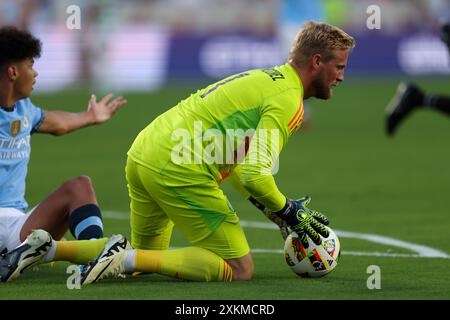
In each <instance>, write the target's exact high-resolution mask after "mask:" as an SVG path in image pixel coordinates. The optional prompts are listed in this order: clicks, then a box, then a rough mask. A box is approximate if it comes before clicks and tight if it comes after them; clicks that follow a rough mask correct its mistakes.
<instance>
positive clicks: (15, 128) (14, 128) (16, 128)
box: [9, 120, 20, 137]
mask: <svg viewBox="0 0 450 320" xmlns="http://www.w3.org/2000/svg"><path fill="white" fill-rule="evenodd" d="M19 132H20V120H14V121H13V122H11V128H10V129H9V133H10V134H11V136H12V137H15V136H17V134H18V133H19Z"/></svg>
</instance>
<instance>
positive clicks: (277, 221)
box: [248, 196, 289, 240]
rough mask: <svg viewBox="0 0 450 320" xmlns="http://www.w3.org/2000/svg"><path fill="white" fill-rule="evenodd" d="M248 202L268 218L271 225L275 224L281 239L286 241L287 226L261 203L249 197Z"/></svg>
mask: <svg viewBox="0 0 450 320" xmlns="http://www.w3.org/2000/svg"><path fill="white" fill-rule="evenodd" d="M248 200H249V201H250V202H251V203H252V204H253V205H254V206H255V207H257V208H258V209H259V210H260V211H261V212H262V213H264V215H265V216H266V217H267V218H269V220H271V221H272V222H273V223H275V224H276V225H277V226H278V227H279V228H280V232H281V236H282V237H283V240H286V238H287V236H288V235H289V229H288V226H287V223H286V221H284V220H283V219H281V218H280V217H278V216H277V215H276V214H275V213H273V212H272V211H270V210H269V209H267V208H266V207H265V206H264V205H263V204H262V203H260V202H258V200H256V199H255V198H253V197H252V196H250V198H248Z"/></svg>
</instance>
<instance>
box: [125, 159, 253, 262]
mask: <svg viewBox="0 0 450 320" xmlns="http://www.w3.org/2000/svg"><path fill="white" fill-rule="evenodd" d="M125 171H126V179H127V184H128V193H129V196H130V200H131V203H130V210H131V217H130V223H131V244H132V246H133V247H135V248H138V249H151V250H166V249H168V248H169V243H170V238H171V234H172V229H173V226H174V225H175V227H176V228H177V229H178V230H179V231H180V232H181V233H182V234H183V235H184V237H185V238H186V239H187V240H188V241H189V242H190V243H192V244H193V245H194V246H198V247H201V248H204V249H207V250H210V251H212V252H214V253H215V254H217V255H218V256H220V257H222V258H223V259H234V258H240V257H243V256H245V255H246V254H248V253H249V252H250V248H249V245H248V243H247V239H246V237H245V234H244V231H243V230H242V227H241V225H240V223H239V218H238V217H237V215H236V212H235V211H234V209H233V208H232V207H231V205H230V204H229V202H228V200H227V198H226V196H225V195H224V193H223V191H222V190H221V189H220V188H219V185H218V184H217V182H216V181H214V180H212V179H210V178H208V176H207V175H205V178H204V179H196V180H195V179H191V180H189V178H190V176H189V174H187V175H186V176H174V175H173V176H167V175H164V174H162V173H159V172H156V171H154V170H152V169H150V168H147V167H145V166H143V165H141V164H139V163H137V162H136V161H135V160H133V159H132V158H131V157H128V160H127V165H126V169H125Z"/></svg>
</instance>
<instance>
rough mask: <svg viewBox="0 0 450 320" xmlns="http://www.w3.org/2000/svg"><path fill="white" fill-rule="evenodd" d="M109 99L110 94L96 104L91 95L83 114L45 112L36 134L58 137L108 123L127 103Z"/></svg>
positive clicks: (122, 99) (120, 98) (120, 99)
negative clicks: (90, 126) (48, 134)
mask: <svg viewBox="0 0 450 320" xmlns="http://www.w3.org/2000/svg"><path fill="white" fill-rule="evenodd" d="M111 99H112V94H108V95H107V96H105V97H104V98H103V99H101V100H100V101H99V102H97V99H96V97H95V95H92V96H91V99H90V100H89V104H88V108H87V111H84V112H78V113H72V112H65V111H45V117H44V120H43V121H42V124H41V125H40V126H39V128H38V130H37V132H40V133H50V134H53V135H57V136H59V135H63V134H65V133H68V132H71V131H74V130H77V129H80V128H83V127H86V126H89V125H94V124H100V123H103V122H105V121H108V120H109V119H111V117H112V116H113V115H114V113H115V112H117V110H118V109H119V108H121V107H122V106H123V105H125V104H126V103H127V101H126V100H125V99H124V98H123V97H117V98H115V99H114V100H112V101H111Z"/></svg>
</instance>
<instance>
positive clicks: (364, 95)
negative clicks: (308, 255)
mask: <svg viewBox="0 0 450 320" xmlns="http://www.w3.org/2000/svg"><path fill="white" fill-rule="evenodd" d="M70 5H77V6H79V8H80V9H81V29H80V30H76V29H75V30H70V29H68V28H67V25H66V22H67V19H68V17H70V16H71V13H68V12H67V8H68V7H69V6H70ZM370 5H378V6H379V8H380V9H381V29H379V30H377V29H375V30H370V29H368V28H367V26H366V22H367V19H368V17H369V16H370V14H369V13H367V8H368V7H369V6H370ZM306 20H316V21H325V22H329V23H332V24H335V25H337V26H340V27H341V28H343V29H344V30H345V31H347V32H348V33H350V34H351V35H353V36H354V37H355V38H356V41H357V47H356V48H355V50H354V51H353V52H352V54H351V56H350V60H349V65H348V67H347V69H346V81H345V82H344V83H343V85H342V86H340V87H339V88H337V89H335V92H334V97H333V99H331V100H330V101H327V102H323V101H317V100H311V101H309V104H310V105H311V106H312V108H311V113H312V122H311V125H310V126H309V127H308V130H304V131H301V132H299V136H297V137H295V138H294V139H292V142H290V143H289V145H288V146H287V148H286V150H285V151H283V154H282V156H281V162H280V163H281V168H280V171H279V173H278V174H277V177H276V179H277V182H278V184H279V186H280V188H281V190H283V191H284V192H285V193H286V194H287V195H288V196H291V197H296V196H300V195H304V194H309V195H311V196H312V197H313V201H312V203H311V207H312V208H315V209H320V210H323V211H324V213H326V214H327V215H328V216H329V217H330V219H331V221H332V223H333V226H334V227H335V228H336V229H339V230H347V231H351V232H358V233H361V234H366V235H367V234H376V235H382V236H388V237H391V239H397V240H398V241H405V242H401V244H403V247H402V246H399V243H396V242H395V241H394V242H392V241H390V242H389V241H388V242H385V243H380V242H378V243H376V242H367V241H365V240H362V239H355V237H351V236H349V235H348V233H347V236H345V237H344V235H345V233H341V234H342V239H341V240H342V241H343V250H344V252H343V257H342V263H341V265H340V266H338V268H337V270H336V271H335V272H333V273H332V274H331V275H330V276H329V277H326V278H324V279H322V280H319V281H313V282H311V281H305V280H301V279H296V278H295V275H294V274H293V273H291V272H290V271H289V270H288V268H287V266H286V265H285V262H284V258H283V256H282V255H281V254H280V253H276V254H277V255H276V258H274V252H272V253H271V252H265V251H264V250H269V251H270V250H275V251H276V250H278V251H279V250H280V249H281V248H282V245H283V244H282V241H281V238H280V237H279V234H278V233H277V232H276V231H275V230H272V231H271V230H264V229H257V228H247V229H246V234H247V237H248V240H249V243H250V245H251V247H252V248H254V249H261V251H260V252H259V253H258V252H257V250H255V254H254V258H255V264H256V274H255V279H254V281H252V282H251V283H246V284H243V283H234V284H233V285H232V286H228V285H225V284H208V285H205V284H195V283H180V282H177V281H174V280H170V279H166V278H164V277H158V276H155V275H151V276H149V278H150V277H151V279H147V276H145V277H143V280H140V279H141V278H140V279H125V280H123V279H122V280H123V281H122V280H121V279H119V280H111V281H110V282H106V283H105V285H98V286H92V287H89V288H87V289H83V290H81V291H82V292H81V293H80V290H68V289H67V288H66V282H65V281H66V278H67V275H66V274H65V265H64V264H63V265H62V266H59V264H56V266H55V268H57V269H59V272H54V270H51V269H50V268H41V270H40V273H39V274H40V276H39V277H37V276H36V275H37V274H36V273H33V272H28V273H25V274H24V276H23V277H21V278H20V279H18V280H17V281H15V282H12V283H8V284H6V285H4V286H3V285H2V286H0V298H2V299H10V298H16V299H23V298H32V299H49V298H57V299H70V298H74V299H96V298H102V299H108V298H111V299H123V298H125V299H141V298H148V299H222V298H223V299H346V298H349V299H385V298H388V299H402V298H412V299H417V298H425V299H449V298H450V291H449V290H450V289H449V287H448V285H446V283H449V281H450V274H449V272H448V270H449V268H450V260H449V256H448V254H446V253H450V233H449V232H448V227H449V226H450V215H449V213H450V212H449V209H448V208H449V207H450V197H449V196H448V191H449V190H450V189H449V182H450V170H449V169H448V168H449V166H448V164H449V163H450V148H449V142H448V140H449V136H450V135H449V134H450V126H449V122H448V120H447V119H445V118H443V117H441V116H440V115H438V114H437V113H433V112H424V111H423V112H417V113H416V114H414V115H412V116H411V118H410V119H409V120H408V121H407V123H406V122H405V124H403V125H402V126H401V128H400V129H399V132H398V133H397V134H396V136H395V137H394V138H393V139H392V138H388V137H387V136H386V135H385V133H384V112H385V107H386V104H387V103H388V102H389V100H390V99H391V97H392V96H393V94H394V93H395V90H396V87H397V84H398V82H399V81H401V80H411V81H415V82H417V83H418V84H419V85H421V86H422V87H423V89H424V90H426V91H431V92H434V93H441V94H447V95H448V94H450V87H449V85H448V84H449V74H450V61H449V60H450V59H449V53H448V51H447V48H446V47H445V45H444V44H443V43H442V42H441V41H440V39H439V34H438V31H439V27H440V24H441V23H442V22H444V21H450V2H449V1H447V0H430V1H426V0H391V1H390V0H383V1H381V0H316V1H310V0H153V1H151V0H147V1H144V0H127V1H119V0H92V1H88V0H58V1H56V0H55V1H51V0H0V25H6V24H14V25H17V26H19V27H21V28H27V29H29V30H31V31H32V32H33V33H34V34H36V35H37V36H38V37H40V38H41V39H42V41H43V55H42V57H41V59H39V60H37V61H36V64H35V67H36V69H37V71H38V72H39V76H38V82H37V84H36V86H35V92H34V96H33V97H32V99H33V102H34V103H35V104H36V105H38V106H41V107H43V108H44V109H64V110H68V111H74V112H78V111H82V110H84V108H85V107H86V106H87V100H88V97H89V94H90V93H92V92H95V93H97V96H100V95H101V94H104V93H107V92H109V91H113V92H114V93H115V94H124V95H125V96H126V98H127V99H128V101H129V103H128V106H127V107H126V108H125V109H124V110H121V111H120V112H119V113H118V114H117V116H116V117H115V118H114V119H113V120H112V121H110V122H109V123H107V124H105V125H103V126H101V127H91V128H87V129H84V130H81V131H79V132H75V133H72V134H69V135H67V136H66V137H63V138H57V139H53V137H47V136H42V135H35V136H33V139H32V147H33V148H32V150H33V152H32V157H31V162H30V169H29V176H28V185H27V200H28V202H29V203H30V206H34V205H35V204H37V203H39V201H41V200H42V199H43V198H44V197H45V196H46V195H47V194H49V193H50V192H51V191H52V190H53V189H54V188H56V187H57V185H58V184H59V183H61V182H62V181H63V180H65V179H68V178H71V177H74V176H77V175H80V174H87V175H89V176H90V177H91V178H92V180H93V182H94V186H95V188H96V192H97V196H98V198H99V202H100V205H101V207H102V209H103V211H104V215H105V230H107V231H106V233H107V234H109V233H118V232H120V233H124V234H126V235H129V226H128V221H127V219H128V215H127V212H128V196H127V191H126V185H125V179H124V163H125V159H126V151H127V150H128V148H129V146H130V144H131V143H132V141H133V139H134V137H135V136H136V134H137V133H138V132H139V131H140V130H141V129H142V128H144V127H145V126H146V125H147V124H148V123H149V122H150V121H151V120H152V119H154V118H155V117H156V116H157V115H158V114H160V113H162V112H164V111H165V110H167V109H168V108H170V107H172V106H173V105H175V104H176V103H177V102H178V101H179V100H180V99H183V98H185V97H186V96H188V95H189V94H190V93H191V92H193V91H195V90H196V89H198V88H199V87H200V86H202V85H203V84H206V83H209V82H211V81H215V80H217V79H220V78H222V77H224V76H227V75H230V74H232V73H236V72H240V71H243V70H247V69H251V68H262V67H268V66H272V65H276V64H282V63H284V61H285V59H286V57H287V53H288V50H289V47H290V44H291V42H292V40H293V38H294V35H295V33H296V32H297V30H298V28H299V26H300V25H302V24H303V23H304V22H305V21H306ZM293 177H294V178H295V179H293ZM225 188H226V191H227V192H228V193H229V194H230V195H231V197H230V198H231V201H232V203H233V205H234V206H235V208H237V210H238V212H239V216H240V218H241V220H243V221H259V222H267V221H266V220H265V218H264V217H262V215H260V214H259V213H256V211H255V209H254V208H252V207H251V206H250V205H249V204H248V203H247V202H246V201H245V200H243V199H240V198H239V196H237V195H236V194H235V193H234V191H233V190H231V189H229V188H228V189H227V186H225ZM235 195H236V196H235ZM68 238H70V235H68ZM405 243H406V246H405ZM411 243H412V244H417V245H419V246H427V248H429V247H431V248H434V249H436V250H440V251H441V252H443V253H444V254H443V255H441V256H439V255H436V254H435V255H433V254H429V256H428V257H427V256H426V253H425V254H424V252H428V253H430V252H429V251H426V250H425V251H423V250H422V251H421V250H419V251H417V250H413V249H411V250H409V249H408V244H411ZM172 244H173V245H175V246H179V245H185V244H186V242H185V241H184V240H183V239H182V237H181V236H180V235H179V234H177V233H175V234H174V239H173V243H172ZM417 248H419V247H415V249H417ZM419 249H424V248H422V247H420V248H419ZM373 264H374V265H379V266H380V268H381V271H382V290H368V289H367V287H366V280H367V277H368V276H369V275H368V274H367V273H366V268H367V266H369V265H373ZM273 280H274V281H273ZM293 280H298V281H299V282H298V285H295V286H293V285H292V281H293ZM116 281H117V282H116ZM119 281H122V282H121V283H119ZM148 281H151V290H148V288H149V287H148V286H147V284H148ZM19 284H20V285H19ZM168 288H169V289H170V290H168ZM286 288H289V294H288V295H287V294H286ZM43 289H45V290H43ZM43 292H45V296H44V295H43Z"/></svg>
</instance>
